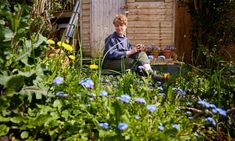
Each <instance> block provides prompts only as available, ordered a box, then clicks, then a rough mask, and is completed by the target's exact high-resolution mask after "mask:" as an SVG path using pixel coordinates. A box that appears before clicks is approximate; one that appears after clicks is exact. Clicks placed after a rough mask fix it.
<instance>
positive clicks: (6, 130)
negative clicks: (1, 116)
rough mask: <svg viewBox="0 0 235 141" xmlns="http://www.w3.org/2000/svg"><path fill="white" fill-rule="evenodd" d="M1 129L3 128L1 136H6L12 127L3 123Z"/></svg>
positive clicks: (0, 132) (0, 131)
mask: <svg viewBox="0 0 235 141" xmlns="http://www.w3.org/2000/svg"><path fill="white" fill-rule="evenodd" d="M0 129H1V130H0V137H1V136H5V135H6V134H7V133H8V132H9V130H10V128H9V127H8V126H6V125H5V124H1V125H0Z"/></svg>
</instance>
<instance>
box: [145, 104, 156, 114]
mask: <svg viewBox="0 0 235 141" xmlns="http://www.w3.org/2000/svg"><path fill="white" fill-rule="evenodd" d="M147 109H148V110H149V112H151V113H152V112H154V111H156V109H157V107H156V106H155V105H148V106H147Z"/></svg>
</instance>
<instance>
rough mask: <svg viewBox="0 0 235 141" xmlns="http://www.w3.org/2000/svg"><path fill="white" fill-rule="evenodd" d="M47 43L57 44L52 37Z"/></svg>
mask: <svg viewBox="0 0 235 141" xmlns="http://www.w3.org/2000/svg"><path fill="white" fill-rule="evenodd" d="M47 43H48V44H49V45H54V44H55V41H53V40H52V39H49V40H47Z"/></svg>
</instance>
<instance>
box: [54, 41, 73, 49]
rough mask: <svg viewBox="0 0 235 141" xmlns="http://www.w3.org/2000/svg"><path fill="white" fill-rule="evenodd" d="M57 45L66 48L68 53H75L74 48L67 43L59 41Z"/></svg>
mask: <svg viewBox="0 0 235 141" xmlns="http://www.w3.org/2000/svg"><path fill="white" fill-rule="evenodd" d="M57 45H58V46H59V47H64V48H65V49H66V50H68V51H73V47H72V46H71V45H69V44H66V43H65V42H61V41H59V42H58V43H57Z"/></svg>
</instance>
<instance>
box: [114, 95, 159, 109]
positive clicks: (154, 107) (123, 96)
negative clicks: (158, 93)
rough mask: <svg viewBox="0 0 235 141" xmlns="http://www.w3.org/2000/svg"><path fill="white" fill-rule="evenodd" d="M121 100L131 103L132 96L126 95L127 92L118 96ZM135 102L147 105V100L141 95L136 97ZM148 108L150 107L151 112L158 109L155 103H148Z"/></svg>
mask: <svg viewBox="0 0 235 141" xmlns="http://www.w3.org/2000/svg"><path fill="white" fill-rule="evenodd" d="M117 98H118V99H119V100H120V101H122V102H123V103H129V102H130V101H131V97H130V96H129V95H126V94H124V95H121V96H120V97H117ZM135 102H136V103H140V104H144V105H146V103H147V102H146V101H145V99H144V98H141V97H137V98H136V99H135ZM147 109H148V111H149V112H151V113H152V112H154V111H156V109H157V106H155V105H147Z"/></svg>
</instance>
